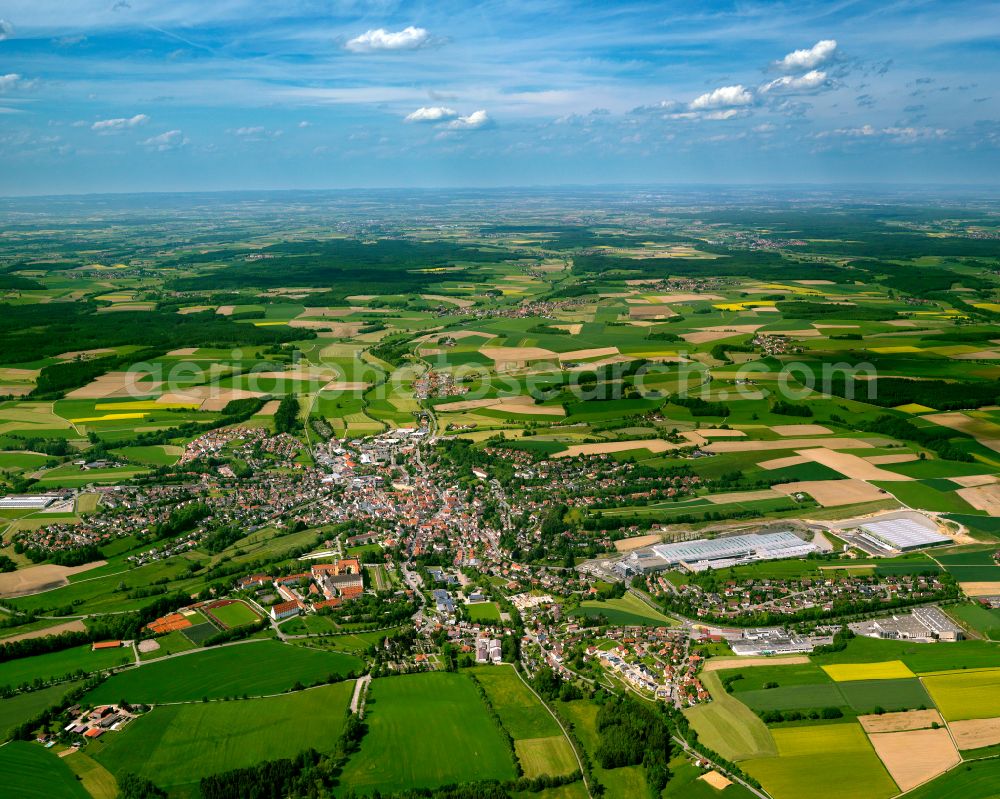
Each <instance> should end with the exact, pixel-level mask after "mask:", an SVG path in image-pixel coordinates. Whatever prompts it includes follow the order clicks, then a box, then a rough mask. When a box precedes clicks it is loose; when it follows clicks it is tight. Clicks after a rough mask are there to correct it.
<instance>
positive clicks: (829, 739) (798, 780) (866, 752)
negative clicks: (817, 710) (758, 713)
mask: <svg viewBox="0 0 1000 799" xmlns="http://www.w3.org/2000/svg"><path fill="white" fill-rule="evenodd" d="M774 740H775V744H776V746H777V749H778V756H777V757H770V758H763V759H755V760H750V761H747V762H746V763H745V764H744V768H746V770H747V771H749V772H750V774H752V775H753V776H754V777H756V778H757V779H758V780H760V781H761V783H762V784H763V785H764V787H765V789H766V790H767V791H768V793H770V794H771V795H772V796H774V797H775V799H786V797H788V799H792V798H793V797H796V796H801V795H802V794H801V791H808V792H809V795H810V796H816V797H822V799H880V797H889V796H892V795H894V794H895V793H897V789H896V785H895V783H894V782H893V781H892V778H890V777H889V775H888V773H887V772H886V770H885V768H884V767H883V765H882V763H881V762H880V761H879V759H878V757H877V756H876V755H875V752H874V751H872V749H871V746H870V744H869V743H868V741H867V739H866V738H865V735H864V733H863V732H862V730H861V728H860V727H859V726H857V725H855V724H831V725H827V726H822V727H803V728H800V729H795V730H775V732H774ZM832 774H836V775H837V778H836V779H830V775H832Z"/></svg>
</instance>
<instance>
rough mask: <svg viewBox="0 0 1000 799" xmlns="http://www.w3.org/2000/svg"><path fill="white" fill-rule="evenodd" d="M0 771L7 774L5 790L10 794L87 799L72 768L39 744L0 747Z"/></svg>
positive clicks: (27, 798)
mask: <svg viewBox="0 0 1000 799" xmlns="http://www.w3.org/2000/svg"><path fill="white" fill-rule="evenodd" d="M0 772H2V773H3V775H4V786H3V790H4V791H5V792H9V794H10V796H18V797H24V799H49V797H52V796H56V795H58V796H65V797H66V799H88V797H89V796H90V794H88V793H87V792H86V791H85V790H84V788H83V786H82V785H81V784H80V783H79V782H77V780H76V777H75V776H74V775H73V772H72V771H70V769H69V767H68V766H67V765H66V764H65V763H63V762H61V761H60V759H59V758H58V757H56V755H55V754H53V753H52V752H47V751H45V750H44V749H42V748H41V747H39V746H34V745H32V744H29V743H26V742H24V741H15V742H13V743H9V744H7V745H5V746H2V747H0Z"/></svg>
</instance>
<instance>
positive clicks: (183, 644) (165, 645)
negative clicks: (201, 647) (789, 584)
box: [139, 628, 195, 660]
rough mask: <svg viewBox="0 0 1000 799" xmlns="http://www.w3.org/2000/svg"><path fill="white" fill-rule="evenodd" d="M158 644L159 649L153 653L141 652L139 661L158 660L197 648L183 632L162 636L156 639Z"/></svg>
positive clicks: (177, 631)
mask: <svg viewBox="0 0 1000 799" xmlns="http://www.w3.org/2000/svg"><path fill="white" fill-rule="evenodd" d="M188 629H190V628H188ZM156 643H158V644H159V645H160V648H159V649H157V650H155V651H153V652H140V653H139V659H140V660H156V658H161V657H164V656H165V655H174V654H176V653H178V652H187V651H189V650H191V649H194V648H195V644H194V642H192V641H191V639H190V638H188V637H186V636H185V635H184V633H183V632H182V631H181V630H174V631H173V632H169V633H167V634H166V635H161V636H160V637H158V638H157V639H156Z"/></svg>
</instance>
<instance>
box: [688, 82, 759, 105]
mask: <svg viewBox="0 0 1000 799" xmlns="http://www.w3.org/2000/svg"><path fill="white" fill-rule="evenodd" d="M752 102H753V93H752V92H750V90H749V89H746V88H744V87H743V86H742V85H740V84H737V85H735V86H720V87H719V88H718V89H713V90H712V91H710V92H706V93H705V94H703V95H701V96H700V97H696V98H695V99H694V100H693V101H692V102H691V110H692V111H710V110H713V109H716V108H733V107H737V106H744V105H750V104H751V103H752Z"/></svg>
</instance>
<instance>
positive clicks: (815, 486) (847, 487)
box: [774, 480, 887, 508]
mask: <svg viewBox="0 0 1000 799" xmlns="http://www.w3.org/2000/svg"><path fill="white" fill-rule="evenodd" d="M774 491H776V492H777V493H779V494H785V495H788V496H792V495H794V494H798V493H803V494H808V495H809V496H811V497H812V498H813V499H814V500H816V502H818V503H819V504H820V505H822V506H823V507H824V508H833V507H838V506H840V505H854V504H857V503H859V502H876V501H878V500H880V499H886V498H887V497H886V494H885V493H884V492H883V491H882V490H881V489H880V488H878V487H877V486H873V485H871V484H870V483H866V482H865V481H864V480H804V481H801V482H797V483H779V484H778V485H776V486H775V487H774Z"/></svg>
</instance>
